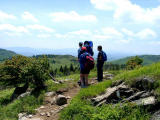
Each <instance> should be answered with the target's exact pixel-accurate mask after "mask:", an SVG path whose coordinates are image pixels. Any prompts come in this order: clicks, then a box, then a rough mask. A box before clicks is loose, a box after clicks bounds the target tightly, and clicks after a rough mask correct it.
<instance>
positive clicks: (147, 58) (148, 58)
mask: <svg viewBox="0 0 160 120" xmlns="http://www.w3.org/2000/svg"><path fill="white" fill-rule="evenodd" d="M139 57H140V58H142V59H143V60H144V62H143V65H149V64H152V63H155V62H159V61H160V55H141V56H139ZM130 58H131V57H126V58H122V59H119V60H115V61H111V63H113V64H125V63H126V62H127V61H128V59H130Z"/></svg>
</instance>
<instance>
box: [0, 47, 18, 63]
mask: <svg viewBox="0 0 160 120" xmlns="http://www.w3.org/2000/svg"><path fill="white" fill-rule="evenodd" d="M15 55H16V53H15V52H12V51H9V50H5V49H1V48H0V61H3V60H5V59H8V58H10V57H12V56H15Z"/></svg>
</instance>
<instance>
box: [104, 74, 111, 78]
mask: <svg viewBox="0 0 160 120" xmlns="http://www.w3.org/2000/svg"><path fill="white" fill-rule="evenodd" d="M103 78H104V79H113V75H112V74H103Z"/></svg>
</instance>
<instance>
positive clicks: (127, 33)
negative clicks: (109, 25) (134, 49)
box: [122, 28, 135, 37]
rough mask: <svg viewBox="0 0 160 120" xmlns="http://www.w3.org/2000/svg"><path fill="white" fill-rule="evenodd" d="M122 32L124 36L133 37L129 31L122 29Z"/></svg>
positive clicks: (132, 33)
mask: <svg viewBox="0 0 160 120" xmlns="http://www.w3.org/2000/svg"><path fill="white" fill-rule="evenodd" d="M122 32H123V33H124V34H125V35H127V36H131V37H133V36H134V35H135V34H134V32H132V31H131V30H128V29H126V28H122Z"/></svg>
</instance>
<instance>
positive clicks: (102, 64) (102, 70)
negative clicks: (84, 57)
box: [101, 62, 104, 80]
mask: <svg viewBox="0 0 160 120" xmlns="http://www.w3.org/2000/svg"><path fill="white" fill-rule="evenodd" d="M103 64H104V62H103V63H102V64H101V79H102V80H103Z"/></svg>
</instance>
